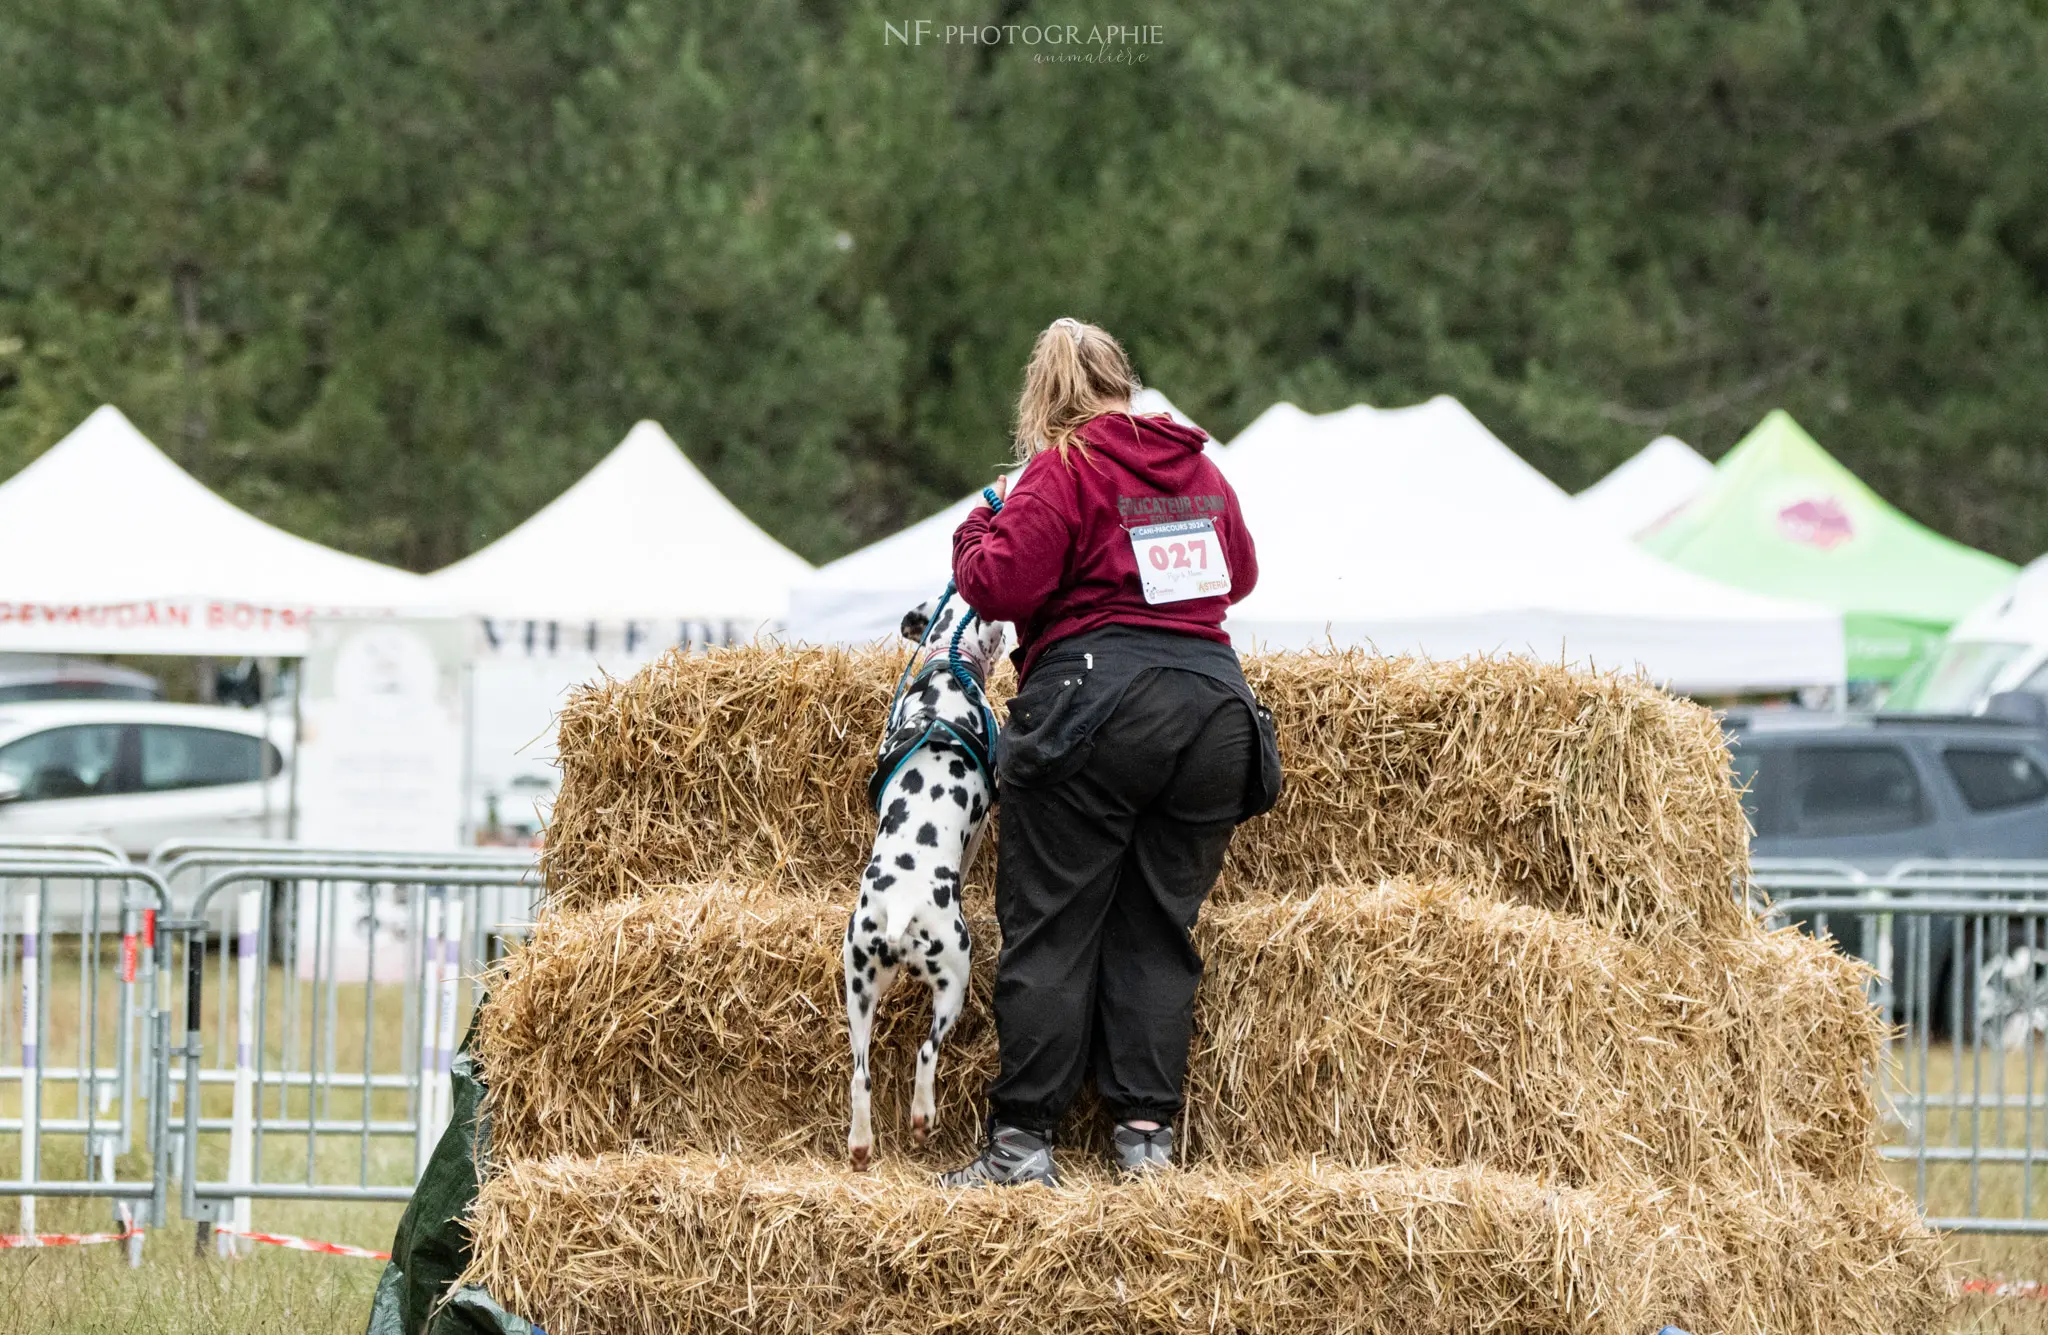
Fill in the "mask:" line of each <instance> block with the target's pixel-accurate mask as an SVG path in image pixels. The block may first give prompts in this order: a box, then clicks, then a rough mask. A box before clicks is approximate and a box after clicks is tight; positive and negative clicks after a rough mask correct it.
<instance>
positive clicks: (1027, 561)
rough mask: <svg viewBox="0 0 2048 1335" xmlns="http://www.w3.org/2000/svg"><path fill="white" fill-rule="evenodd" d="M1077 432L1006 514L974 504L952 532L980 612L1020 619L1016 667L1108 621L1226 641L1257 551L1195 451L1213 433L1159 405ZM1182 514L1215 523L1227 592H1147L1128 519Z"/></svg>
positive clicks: (1137, 524)
mask: <svg viewBox="0 0 2048 1335" xmlns="http://www.w3.org/2000/svg"><path fill="white" fill-rule="evenodd" d="M1076 435H1077V436H1078V437H1079V439H1078V440H1077V441H1076V442H1075V445H1074V448H1073V449H1071V450H1069V451H1068V453H1067V454H1066V456H1065V457H1062V456H1061V454H1060V452H1059V451H1058V450H1046V451H1044V452H1043V453H1041V454H1038V455H1036V456H1034V457H1033V458H1032V460H1031V462H1030V463H1028V464H1026V465H1025V467H1024V472H1023V474H1022V475H1021V476H1020V477H1019V478H1018V479H1017V485H1016V486H1015V487H1013V488H1011V489H1010V495H1009V499H1008V500H1007V501H1006V502H1004V505H1003V510H1002V513H1001V514H992V513H991V512H990V511H989V509H988V507H986V506H976V507H975V509H974V510H973V512H972V513H970V514H969V515H968V516H967V518H965V519H963V520H961V521H960V527H959V528H958V529H956V530H954V532H953V579H954V582H955V583H956V584H957V585H958V586H959V589H960V594H961V596H962V597H964V598H965V599H966V600H967V604H968V606H970V607H972V608H973V609H974V610H975V611H977V612H979V613H981V614H982V615H983V616H985V617H988V618H989V619H990V620H1000V621H1009V622H1013V623H1015V625H1016V627H1017V650H1016V652H1015V653H1014V654H1012V655H1011V657H1012V659H1013V660H1014V661H1015V662H1016V664H1017V671H1018V675H1019V676H1020V677H1027V676H1029V675H1030V673H1031V665H1032V664H1033V663H1034V662H1036V661H1037V659H1038V655H1039V654H1040V652H1042V651H1043V650H1044V649H1045V647H1046V646H1047V645H1050V644H1052V643H1054V642H1055V641H1057V640H1064V639H1066V638H1067V637H1069V636H1071V635H1079V634H1081V633H1082V632H1084V631H1091V630H1098V629H1100V628H1101V627H1103V626H1136V627H1140V628H1145V629H1152V630H1167V631H1177V632H1179V633H1181V634H1184V635H1197V636H1200V637H1201V638H1203V639H1206V640H1216V641H1219V642H1221V643H1224V644H1228V643H1229V642H1230V637H1229V636H1228V635H1226V634H1224V632H1223V614H1224V613H1225V612H1226V611H1227V610H1228V609H1229V607H1230V604H1232V603H1234V602H1236V601H1237V600H1238V599H1240V598H1243V597H1244V596H1245V595H1246V594H1248V593H1250V592H1251V591H1252V586H1253V585H1254V584H1256V583H1258V579H1259V560H1258V554H1257V552H1256V551H1255V550H1254V549H1253V547H1252V535H1251V534H1250V533H1249V532H1248V531H1247V530H1246V529H1245V526H1244V518H1243V516H1242V515H1240V514H1239V513H1238V508H1237V493H1236V492H1234V491H1232V490H1231V489H1230V484H1229V483H1228V482H1226V481H1224V480H1223V474H1222V472H1221V471H1220V470H1219V469H1218V468H1217V467H1216V465H1215V463H1214V462H1213V461H1212V460H1211V459H1209V458H1208V456H1206V455H1204V454H1203V453H1202V442H1203V441H1205V440H1207V439H1208V437H1207V436H1206V435H1204V434H1203V433H1202V432H1201V431H1200V430H1199V429H1197V428H1195V427H1189V426H1182V425H1181V424H1180V423H1178V422H1176V421H1174V420H1173V419H1172V418H1171V417H1168V416H1166V415H1164V414H1160V415H1157V416H1149V417H1136V416H1132V415H1129V414H1126V413H1104V414H1102V415H1101V416H1099V417H1096V418H1093V419H1091V420H1090V421H1088V422H1087V423H1086V424H1084V425H1083V426H1082V427H1081V429H1080V431H1078V432H1077V433H1076ZM1083 442H1085V444H1086V448H1085V449H1084V448H1082V445H1083ZM1188 520H1208V521H1210V522H1211V523H1213V524H1214V526H1215V538H1216V542H1217V544H1218V545H1220V546H1221V548H1222V556H1223V558H1224V560H1225V561H1226V562H1227V563H1228V568H1229V574H1230V591H1229V592H1228V593H1227V594H1221V595H1217V596H1214V597H1190V598H1186V599H1184V600H1181V601H1176V602H1159V603H1148V602H1147V601H1146V600H1145V594H1144V591H1143V588H1142V585H1141V581H1140V580H1139V577H1138V556H1137V552H1136V550H1135V549H1134V547H1133V546H1132V541H1131V534H1130V530H1132V529H1138V528H1144V527H1147V526H1149V525H1154V524H1162V523H1168V522H1172V521H1188ZM1148 551H1149V549H1148ZM1176 555H1179V553H1178V551H1177V552H1176ZM1203 555H1204V557H1205V559H1206V553H1205V554H1203Z"/></svg>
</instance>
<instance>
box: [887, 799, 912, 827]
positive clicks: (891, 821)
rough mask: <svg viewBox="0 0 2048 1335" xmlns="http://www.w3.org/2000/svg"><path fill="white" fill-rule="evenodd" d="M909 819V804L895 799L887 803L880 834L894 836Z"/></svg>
mask: <svg viewBox="0 0 2048 1335" xmlns="http://www.w3.org/2000/svg"><path fill="white" fill-rule="evenodd" d="M909 819H910V803H908V802H906V801H904V800H903V799H902V798H900V797H899V798H897V799H895V800H894V801H892V802H890V803H889V810H888V811H887V812H885V813H883V816H882V833H883V834H894V833H896V831H898V830H900V829H902V828H903V823H904V822H905V821H907V820H909Z"/></svg>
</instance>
